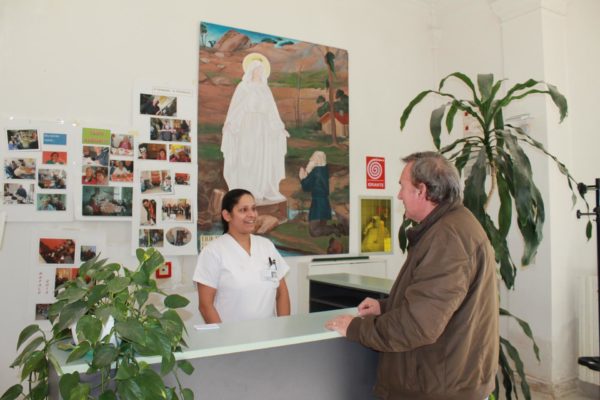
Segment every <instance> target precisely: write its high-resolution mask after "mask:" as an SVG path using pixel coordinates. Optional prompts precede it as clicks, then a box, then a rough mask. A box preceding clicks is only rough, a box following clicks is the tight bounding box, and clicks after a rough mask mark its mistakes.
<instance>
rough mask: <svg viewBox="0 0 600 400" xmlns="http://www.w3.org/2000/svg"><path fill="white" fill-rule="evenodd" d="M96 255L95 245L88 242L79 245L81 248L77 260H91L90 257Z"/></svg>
mask: <svg viewBox="0 0 600 400" xmlns="http://www.w3.org/2000/svg"><path fill="white" fill-rule="evenodd" d="M96 255H97V252H96V246H95V245H89V244H85V245H83V244H82V245H81V250H80V252H79V261H81V262H85V261H88V260H91V259H92V258H94V257H96Z"/></svg>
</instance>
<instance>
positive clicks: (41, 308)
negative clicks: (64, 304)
mask: <svg viewBox="0 0 600 400" xmlns="http://www.w3.org/2000/svg"><path fill="white" fill-rule="evenodd" d="M51 305H52V304H50V303H38V304H36V305H35V320H36V321H47V320H48V311H49V310H50V306H51Z"/></svg>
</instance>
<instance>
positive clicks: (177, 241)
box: [165, 226, 192, 246]
mask: <svg viewBox="0 0 600 400" xmlns="http://www.w3.org/2000/svg"><path fill="white" fill-rule="evenodd" d="M165 238H166V239H167V242H168V243H169V244H171V245H172V246H185V245H186V244H188V243H189V242H190V240H191V239H192V232H191V231H190V229H189V228H185V227H182V226H178V227H174V228H170V229H168V230H167V233H166V234H165Z"/></svg>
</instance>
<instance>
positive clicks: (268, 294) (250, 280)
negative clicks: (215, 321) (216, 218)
mask: <svg viewBox="0 0 600 400" xmlns="http://www.w3.org/2000/svg"><path fill="white" fill-rule="evenodd" d="M250 253H251V254H248V253H246V251H245V250H244V249H243V248H242V246H240V244H239V243H238V242H237V241H236V240H235V239H234V238H233V237H232V236H231V235H229V234H224V235H223V236H221V237H219V238H217V239H215V240H213V241H211V242H210V243H209V244H208V245H206V247H205V248H204V249H202V252H201V253H200V255H199V256H198V263H197V264H196V270H195V271H194V278H193V279H194V281H195V282H199V283H201V284H203V285H206V286H210V287H212V288H215V289H217V293H216V295H215V308H216V309H217V311H218V312H219V316H220V317H221V321H222V322H230V321H243V320H249V319H260V318H268V317H273V316H276V315H277V314H276V308H275V297H276V294H277V288H278V286H279V281H280V280H281V279H283V277H284V276H285V275H286V274H287V273H288V271H289V269H290V267H289V266H288V264H287V263H286V262H285V260H284V259H283V257H281V255H280V254H279V252H278V251H277V249H276V248H275V246H274V245H273V243H271V241H270V240H268V239H266V238H264V237H261V236H256V235H250ZM269 259H271V260H275V263H276V265H277V279H273V280H270V279H267V278H265V271H267V270H268V269H269Z"/></svg>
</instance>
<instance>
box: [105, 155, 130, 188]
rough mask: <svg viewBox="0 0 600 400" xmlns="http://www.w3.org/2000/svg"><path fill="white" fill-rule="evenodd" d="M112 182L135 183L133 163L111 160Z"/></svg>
mask: <svg viewBox="0 0 600 400" xmlns="http://www.w3.org/2000/svg"><path fill="white" fill-rule="evenodd" d="M110 181H111V182H118V183H133V161H130V160H110Z"/></svg>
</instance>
